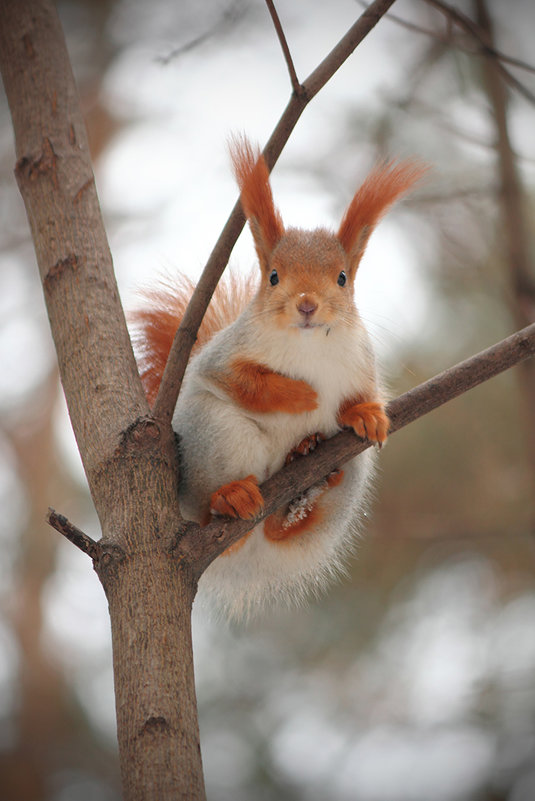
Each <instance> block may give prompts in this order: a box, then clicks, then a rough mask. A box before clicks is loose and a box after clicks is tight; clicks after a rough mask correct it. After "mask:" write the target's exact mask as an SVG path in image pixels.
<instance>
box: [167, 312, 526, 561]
mask: <svg viewBox="0 0 535 801" xmlns="http://www.w3.org/2000/svg"><path fill="white" fill-rule="evenodd" d="M534 355H535V323H533V324H532V325H530V326H527V327H526V328H523V329H522V330H521V331H517V332H516V333H515V334H512V335H511V336H509V337H507V338H506V339H504V340H502V341H501V342H498V343H497V344H496V345H493V346H492V347H490V348H487V349H486V350H484V351H481V352H480V353H478V354H476V355H475V356H471V357H470V358H469V359H466V360H465V361H463V362H460V363H459V364H457V365H455V366H454V367H451V368H449V369H448V370H445V371H444V372H442V373H440V374H439V375H437V376H435V377H434V378H431V379H429V381H426V382H424V383H423V384H420V385H419V386H417V387H415V388H414V389H411V390H409V391H408V392H405V393H404V394H403V395H400V396H399V397H398V398H396V400H394V401H392V402H391V403H390V404H389V405H388V407H387V412H388V415H389V417H390V421H391V425H390V434H393V433H395V432H396V431H399V429H401V428H403V427H404V426H406V425H408V424H409V423H412V422H413V421H414V420H416V419H417V418H419V417H422V416H423V415H424V414H427V413H428V412H431V411H433V409H437V408H438V407H439V406H442V405H443V404H444V403H446V402H447V401H450V400H452V399H453V398H456V397H458V396H459V395H462V394H463V393H464V392H467V391H468V390H469V389H472V388H473V387H475V386H477V385H478V384H481V383H483V382H484V381H487V380H488V379H489V378H493V377H494V376H496V375H498V374H499V373H501V372H503V371H504V370H508V369H509V368H510V367H513V366H514V365H515V364H518V363H520V362H522V361H524V360H525V359H528V358H530V357H532V356H534ZM369 447H370V443H369V442H367V441H364V440H361V439H359V438H358V437H355V435H354V434H353V433H352V432H351V431H343V432H341V433H340V434H337V435H336V436H334V437H332V438H331V439H329V440H326V441H325V442H322V443H321V444H320V445H319V446H318V447H317V448H316V450H314V451H313V453H311V454H309V455H308V456H307V457H306V458H304V459H298V460H295V461H293V462H291V463H290V464H288V465H286V466H285V467H283V469H282V470H280V471H279V472H278V473H276V474H275V475H273V476H272V477H271V478H269V479H268V480H267V481H266V482H264V484H262V486H261V491H262V496H263V498H264V501H265V506H264V511H263V513H262V515H261V516H260V517H258V518H257V520H256V522H260V520H262V519H264V517H267V516H268V515H270V514H272V513H273V512H274V511H275V510H276V509H279V508H280V507H281V506H284V505H285V504H287V503H289V502H290V501H291V500H292V499H293V498H296V497H298V496H299V495H300V494H301V493H302V492H304V491H305V490H306V489H308V488H309V487H311V486H312V485H313V484H314V483H316V482H317V481H318V478H319V477H321V476H326V475H328V474H329V473H330V472H331V471H332V470H334V469H335V468H337V467H340V466H341V465H343V464H344V462H346V461H347V460H348V459H351V458H353V457H354V456H357V455H358V454H359V453H362V451H364V450H366V449H367V448H369ZM250 529H251V521H250V520H249V521H247V520H229V519H228V518H220V519H216V520H214V521H213V522H212V523H210V524H209V525H208V526H206V527H205V528H204V529H202V530H201V532H199V531H198V530H195V531H194V532H188V533H187V534H186V536H185V538H184V540H183V543H182V545H183V546H184V549H185V552H187V554H188V558H189V559H190V560H191V564H193V565H195V569H196V570H198V571H199V575H200V574H201V573H202V571H203V570H205V569H206V567H207V566H208V565H209V564H210V562H212V561H213V559H215V557H216V556H218V555H219V554H220V553H222V552H223V551H224V550H225V548H227V547H228V546H229V545H231V544H232V543H234V542H236V541H237V540H238V539H240V537H242V536H243V535H244V534H245V533H246V532H247V531H250Z"/></svg>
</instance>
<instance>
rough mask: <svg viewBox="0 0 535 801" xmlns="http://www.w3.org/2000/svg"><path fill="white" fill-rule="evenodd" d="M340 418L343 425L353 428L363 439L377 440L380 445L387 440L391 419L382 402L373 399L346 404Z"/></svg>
mask: <svg viewBox="0 0 535 801" xmlns="http://www.w3.org/2000/svg"><path fill="white" fill-rule="evenodd" d="M338 419H339V422H340V423H341V425H343V426H347V427H348V428H352V429H353V431H354V432H355V434H357V435H358V436H359V437H362V439H367V440H369V441H370V442H376V443H377V444H378V445H379V446H381V445H383V444H384V443H385V442H386V438H387V436H388V429H389V427H390V420H389V419H388V416H387V414H386V412H385V409H384V406H383V404H382V403H379V402H377V401H372V402H367V403H355V404H353V405H348V406H345V405H344V406H343V407H342V408H341V410H340V413H339V415H338Z"/></svg>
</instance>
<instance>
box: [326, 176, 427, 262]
mask: <svg viewBox="0 0 535 801" xmlns="http://www.w3.org/2000/svg"><path fill="white" fill-rule="evenodd" d="M427 170H428V167H427V165H425V164H422V163H420V162H418V161H411V160H407V161H401V162H399V163H398V164H396V163H395V162H392V161H391V162H387V163H386V164H383V165H379V166H377V167H375V169H374V170H372V172H371V173H370V174H369V175H368V177H367V178H366V180H365V181H364V183H363V184H362V186H361V187H360V189H359V190H358V191H357V193H356V194H355V196H354V198H353V200H352V201H351V203H350V204H349V206H348V208H347V210H346V212H345V214H344V216H343V219H342V222H341V223H340V228H339V229H338V239H339V241H340V243H341V245H342V247H343V248H344V250H345V251H346V253H347V254H348V255H349V256H350V257H351V258H352V259H354V260H355V262H356V264H355V265H354V266H355V267H356V265H357V264H358V261H359V260H360V257H361V256H362V254H363V253H364V250H365V248H366V244H367V242H368V239H369V237H370V234H371V232H372V231H373V229H374V228H375V226H376V225H377V223H378V222H379V220H380V219H381V217H382V216H383V215H384V214H385V213H386V212H387V211H388V209H389V208H390V206H392V204H393V203H395V201H396V200H399V198H401V197H402V196H403V195H405V194H406V193H407V192H408V191H409V190H410V189H411V188H412V187H413V186H414V184H415V183H417V182H418V181H419V180H420V179H421V178H422V177H423V175H424V174H425V173H426V172H427Z"/></svg>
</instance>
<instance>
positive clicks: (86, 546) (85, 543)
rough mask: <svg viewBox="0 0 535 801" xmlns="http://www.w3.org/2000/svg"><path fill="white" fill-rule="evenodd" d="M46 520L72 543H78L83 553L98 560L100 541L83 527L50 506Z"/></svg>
mask: <svg viewBox="0 0 535 801" xmlns="http://www.w3.org/2000/svg"><path fill="white" fill-rule="evenodd" d="M46 520H47V523H49V524H50V525H51V526H52V528H55V529H56V531H59V533H60V534H63V536H64V537H66V538H67V539H68V540H69V542H72V544H73V545H76V547H77V548H79V549H80V550H81V551H82V552H83V553H86V554H87V555H88V556H90V557H91V559H93V561H95V560H96V558H97V556H98V542H96V541H95V540H93V539H92V538H91V537H90V536H88V535H87V534H85V533H84V532H83V531H82V530H81V529H79V528H78V527H77V526H75V525H74V523H71V521H70V520H68V519H67V518H66V517H65V515H62V514H59V513H58V512H56V510H55V509H51V508H49V509H48V513H47V516H46Z"/></svg>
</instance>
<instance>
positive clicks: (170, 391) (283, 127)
mask: <svg viewBox="0 0 535 801" xmlns="http://www.w3.org/2000/svg"><path fill="white" fill-rule="evenodd" d="M393 3H394V0H375V2H373V3H372V4H371V5H370V6H369V7H368V8H367V9H366V11H364V13H363V14H362V15H361V16H360V17H359V19H358V20H357V21H356V22H355V24H354V25H352V26H351V28H350V29H349V30H348V31H347V33H346V34H345V36H343V37H342V39H341V40H340V41H339V42H338V44H337V45H336V46H335V47H334V48H333V50H331V52H330V53H329V54H328V56H327V57H326V58H325V59H324V60H323V61H322V62H321V64H320V65H319V66H318V67H317V68H316V69H315V70H314V71H313V72H312V73H311V74H310V75H309V77H308V78H307V80H306V81H305V82H304V84H303V85H302V91H300V92H299V94H296V93H293V94H292V96H291V98H290V101H289V102H288V105H287V106H286V109H285V110H284V112H283V114H282V116H281V118H280V120H279V122H278V123H277V125H276V126H275V129H274V130H273V133H272V134H271V137H270V139H269V141H268V143H267V145H266V147H265V149H264V158H265V159H266V163H267V166H268V169H269V170H271V169H273V166H274V165H275V162H276V161H277V159H278V157H279V156H280V154H281V152H282V149H283V148H284V145H285V144H286V142H287V141H288V138H289V136H290V134H291V132H292V131H293V129H294V128H295V126H296V124H297V121H298V120H299V118H300V116H301V114H302V113H303V111H304V110H305V108H306V106H307V105H308V103H309V102H310V101H311V100H312V98H313V97H314V96H315V95H316V94H317V93H318V92H319V91H320V89H322V87H323V86H325V84H326V83H327V81H328V80H329V79H330V78H331V77H332V76H333V75H334V74H335V72H336V71H337V70H338V68H339V67H340V66H341V65H342V64H343V63H344V61H346V59H347V58H349V56H350V55H351V53H353V51H354V50H355V48H356V47H357V46H358V45H359V44H360V42H361V41H362V40H363V39H364V38H365V36H367V34H368V33H369V32H370V31H371V30H372V29H373V28H374V27H375V25H376V24H377V23H378V22H379V20H380V19H381V17H383V16H384V14H386V12H387V11H388V9H389V8H390V6H391V5H392V4H393ZM244 224H245V217H244V215H243V211H242V209H241V204H240V202H239V201H238V202H237V203H236V205H235V206H234V208H233V210H232V212H231V214H230V217H229V218H228V220H227V223H226V225H225V227H224V228H223V231H222V232H221V234H220V236H219V239H218V240H217V242H216V244H215V247H214V249H213V250H212V253H211V254H210V257H209V259H208V262H207V263H206V266H205V268H204V270H203V273H202V275H201V277H200V279H199V282H198V284H197V286H196V288H195V291H194V293H193V295H192V298H191V301H190V303H189V306H188V308H187V309H186V313H185V314H184V317H183V320H182V323H181V324H180V327H179V329H178V331H177V333H176V335H175V338H174V341H173V345H172V347H171V351H170V353H169V358H168V360H167V365H166V367H165V370H164V374H163V377H162V381H161V384H160V389H159V391H158V397H157V398H156V402H155V404H154V416H155V417H156V418H160V419H164V420H170V419H171V417H172V415H173V411H174V408H175V405H176V401H177V398H178V393H179V391H180V386H181V384H182V379H183V377H184V372H185V370H186V366H187V363H188V360H189V356H190V353H191V349H192V347H193V344H194V342H195V339H196V337H197V331H198V330H199V326H200V324H201V322H202V318H203V316H204V313H205V311H206V309H207V308H208V304H209V303H210V299H211V297H212V294H213V292H214V290H215V288H216V286H217V283H218V281H219V279H220V278H221V275H222V274H223V270H224V269H225V267H226V265H227V262H228V260H229V257H230V253H231V251H232V248H233V247H234V245H235V244H236V240H237V239H238V237H239V235H240V233H241V231H242V229H243V226H244Z"/></svg>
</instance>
